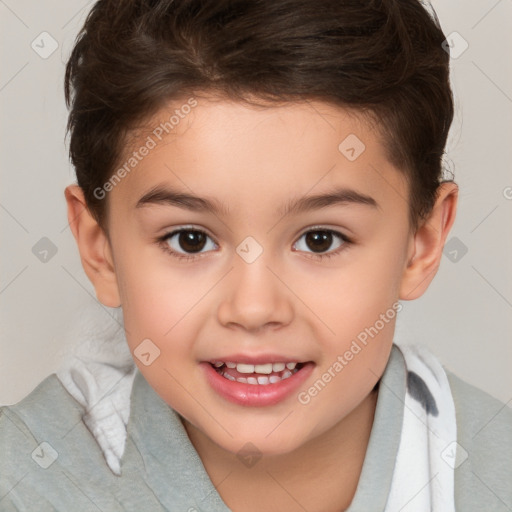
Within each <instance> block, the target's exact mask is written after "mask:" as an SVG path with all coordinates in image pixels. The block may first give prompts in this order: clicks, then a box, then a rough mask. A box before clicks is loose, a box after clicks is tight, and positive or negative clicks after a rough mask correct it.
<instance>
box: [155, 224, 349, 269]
mask: <svg viewBox="0 0 512 512" xmlns="http://www.w3.org/2000/svg"><path fill="white" fill-rule="evenodd" d="M183 231H185V232H187V231H194V232H198V233H202V234H204V235H206V236H207V237H209V238H212V237H210V235H208V233H206V232H205V231H203V230H201V229H196V228H180V229H176V230H174V231H170V232H169V233H166V234H165V235H162V236H160V237H158V238H157V239H156V243H157V244H158V245H159V246H160V247H161V248H162V249H163V251H164V252H166V253H167V254H170V255H171V256H172V257H173V258H177V259H178V260H181V261H191V260H194V259H197V258H200V257H202V255H204V254H206V253H196V254H182V253H179V252H176V251H174V250H173V249H171V248H170V247H169V244H168V243H167V240H168V239H169V238H171V237H172V236H174V235H177V234H179V233H181V232H183ZM319 231H324V232H327V233H331V234H333V235H335V236H337V237H339V238H340V239H341V241H342V242H343V243H342V244H341V245H340V246H339V247H338V248H337V249H335V250H333V251H329V252H326V253H306V254H308V256H307V257H308V258H311V259H315V260H326V259H327V258H332V257H333V256H337V255H338V254H339V253H340V252H341V251H343V250H345V249H346V248H347V246H348V245H349V244H352V240H351V239H349V238H348V237H347V236H346V235H344V234H343V233H340V232H339V231H335V230H333V229H327V228H323V227H321V226H315V227H313V228H310V229H308V230H307V231H304V233H302V234H301V235H300V237H299V238H298V240H300V239H301V238H302V237H303V236H304V235H307V234H308V233H315V232H319ZM212 240H213V238H212ZM215 243H216V242H215ZM297 252H299V251H297Z"/></svg>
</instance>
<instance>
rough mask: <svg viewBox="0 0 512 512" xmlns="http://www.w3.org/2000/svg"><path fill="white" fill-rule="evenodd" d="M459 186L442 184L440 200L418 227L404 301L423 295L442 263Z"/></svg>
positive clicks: (403, 287) (403, 286) (404, 284)
mask: <svg viewBox="0 0 512 512" xmlns="http://www.w3.org/2000/svg"><path fill="white" fill-rule="evenodd" d="M457 199H458V187H457V185H456V184H455V183H453V182H444V183H442V184H441V185H440V186H439V190H438V196H437V200H436V202H435V204H434V207H433V208H432V211H431V213H430V215H429V217H428V218H427V219H426V220H424V221H423V223H422V224H421V225H420V226H419V228H418V229H417V231H416V233H415V235H414V238H413V240H412V242H411V244H412V245H411V247H410V253H411V254H410V256H409V258H408V262H407V266H406V268H405V269H404V273H403V276H402V282H401V287H400V299H401V300H413V299H417V298H418V297H421V295H423V293H425V291H426V289H427V288H428V286H429V285H430V282H431V281H432V279H433V278H434V276H435V275H436V273H437V270H438V268H439V265H440V263H441V258H442V255H443V247H444V244H445V241H446V238H447V236H448V233H449V232H450V229H451V228H452V226H453V223H454V221H455V212H456V209H457Z"/></svg>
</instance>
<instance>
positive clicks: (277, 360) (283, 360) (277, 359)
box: [207, 354, 307, 365]
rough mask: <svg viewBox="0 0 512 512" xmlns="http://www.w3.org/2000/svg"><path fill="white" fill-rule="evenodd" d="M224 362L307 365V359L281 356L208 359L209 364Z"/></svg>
mask: <svg viewBox="0 0 512 512" xmlns="http://www.w3.org/2000/svg"><path fill="white" fill-rule="evenodd" d="M220 361H222V362H223V363H227V362H229V363H242V364H253V365H256V364H268V363H306V362H307V361H306V360H305V359H301V358H297V357H290V356H284V355H279V354H259V355H249V354H232V355H229V356H219V357H214V358H211V359H208V361H207V362H209V363H212V364H213V363H217V362H220Z"/></svg>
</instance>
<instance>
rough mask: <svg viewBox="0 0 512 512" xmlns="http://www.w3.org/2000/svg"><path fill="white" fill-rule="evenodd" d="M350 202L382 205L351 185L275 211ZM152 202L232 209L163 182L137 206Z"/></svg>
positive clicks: (222, 212)
mask: <svg viewBox="0 0 512 512" xmlns="http://www.w3.org/2000/svg"><path fill="white" fill-rule="evenodd" d="M347 204H356V205H366V206H370V207H372V208H380V207H379V204H378V203H377V201H375V199H374V198H373V197H370V196H368V195H365V194H362V193H360V192H357V191H355V190H352V189H349V188H345V187H339V188H335V189H333V190H331V191H329V192H326V193H323V194H317V195H311V196H304V197H300V198H298V199H292V200H290V201H289V202H288V203H287V204H286V205H284V206H283V207H281V208H280V209H278V211H277V212H276V214H277V215H281V216H283V217H284V216H286V215H291V214H295V215H296V214H299V213H302V212H306V211H310V210H317V209H321V208H326V207H329V206H335V205H347ZM150 205H163V206H176V207H178V208H184V209H186V210H190V211H196V212H209V213H213V214H215V215H228V214H229V208H228V207H227V206H226V205H224V204H223V203H220V202H219V201H217V200H216V199H212V198H206V197H198V196H193V195H191V194H187V193H185V192H182V191H180V190H176V189H173V188H169V187H168V186H164V185H157V186H155V187H153V188H152V189H150V190H149V191H148V192H146V193H145V194H144V195H143V196H142V197H141V198H140V199H139V200H138V201H137V204H136V205H135V208H143V207H145V206H150Z"/></svg>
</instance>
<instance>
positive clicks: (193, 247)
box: [179, 231, 206, 252]
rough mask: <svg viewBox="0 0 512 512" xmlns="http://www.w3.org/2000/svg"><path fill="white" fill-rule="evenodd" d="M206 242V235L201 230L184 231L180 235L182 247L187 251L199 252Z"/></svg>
mask: <svg viewBox="0 0 512 512" xmlns="http://www.w3.org/2000/svg"><path fill="white" fill-rule="evenodd" d="M205 242H206V236H205V234H204V233H201V232H200V231H182V232H181V233H180V235H179V244H180V247H181V248H182V249H183V250H184V251H187V252H199V251H200V250H201V249H203V247H204V244H205Z"/></svg>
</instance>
